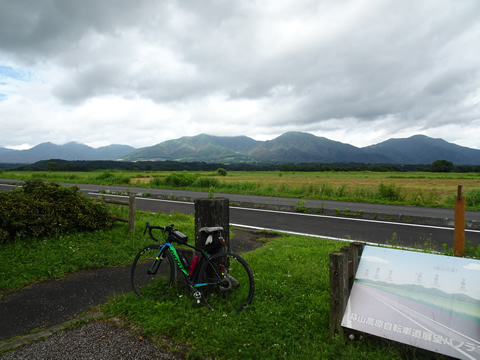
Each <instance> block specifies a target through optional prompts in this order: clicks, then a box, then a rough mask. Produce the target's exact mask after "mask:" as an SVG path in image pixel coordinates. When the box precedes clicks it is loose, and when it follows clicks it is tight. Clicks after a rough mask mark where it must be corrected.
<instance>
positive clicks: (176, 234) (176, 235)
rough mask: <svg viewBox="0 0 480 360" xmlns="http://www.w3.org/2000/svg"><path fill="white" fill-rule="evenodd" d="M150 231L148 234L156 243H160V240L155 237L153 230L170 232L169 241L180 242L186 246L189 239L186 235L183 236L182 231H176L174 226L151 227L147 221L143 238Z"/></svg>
mask: <svg viewBox="0 0 480 360" xmlns="http://www.w3.org/2000/svg"><path fill="white" fill-rule="evenodd" d="M147 229H148V234H149V235H150V238H152V239H153V240H155V241H158V239H157V238H156V237H155V236H153V234H152V230H153V229H157V230H162V231H163V232H165V231H166V232H168V238H167V240H170V241H175V242H178V243H179V244H186V243H187V241H188V237H187V236H186V235H184V234H182V233H181V232H180V231H178V230H176V229H174V228H173V224H171V225H168V226H155V225H150V223H149V222H148V221H147V222H146V223H145V230H144V231H143V236H145V234H146V233H147Z"/></svg>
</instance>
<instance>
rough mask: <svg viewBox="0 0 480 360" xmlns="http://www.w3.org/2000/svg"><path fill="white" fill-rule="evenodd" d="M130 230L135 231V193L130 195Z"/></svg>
mask: <svg viewBox="0 0 480 360" xmlns="http://www.w3.org/2000/svg"><path fill="white" fill-rule="evenodd" d="M128 231H130V232H131V233H133V232H135V194H134V193H130V194H129V196H128Z"/></svg>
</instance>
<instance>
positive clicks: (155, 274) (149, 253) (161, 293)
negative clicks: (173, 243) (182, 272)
mask: <svg viewBox="0 0 480 360" xmlns="http://www.w3.org/2000/svg"><path fill="white" fill-rule="evenodd" d="M161 249H162V247H161V246H160V245H156V244H152V245H148V246H146V247H144V248H143V249H142V250H140V252H139V253H138V254H137V256H136V257H135V260H133V264H132V268H131V273H130V279H131V284H132V288H133V290H134V291H135V293H136V294H137V295H138V296H139V297H145V298H151V299H155V300H161V299H162V298H164V297H165V296H166V295H167V293H168V291H169V290H170V288H171V287H172V285H173V282H174V281H175V272H176V271H175V269H176V268H175V263H174V261H173V257H172V255H171V254H170V252H169V251H168V249H167V248H164V250H163V251H162V254H161V255H160V259H158V258H157V256H158V255H159V253H160V251H161ZM155 260H157V261H155ZM158 260H160V261H158ZM153 264H154V266H153V269H152V265H153Z"/></svg>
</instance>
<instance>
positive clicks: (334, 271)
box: [330, 242, 365, 340]
mask: <svg viewBox="0 0 480 360" xmlns="http://www.w3.org/2000/svg"><path fill="white" fill-rule="evenodd" d="M364 246H365V244H364V243H361V242H353V243H351V244H350V246H345V247H343V248H342V249H340V251H337V252H333V253H331V254H330V336H331V337H338V338H339V339H341V340H344V338H345V333H344V330H343V328H342V319H343V314H344V312H345V308H346V307H347V302H348V297H349V296H350V291H351V289H352V286H353V282H354V280H355V273H356V271H357V268H358V263H359V261H360V257H361V255H362V252H363V248H364Z"/></svg>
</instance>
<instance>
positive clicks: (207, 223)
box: [195, 198, 230, 251]
mask: <svg viewBox="0 0 480 360" xmlns="http://www.w3.org/2000/svg"><path fill="white" fill-rule="evenodd" d="M229 206H230V202H229V200H228V199H227V198H214V199H195V246H197V247H199V248H203V247H204V245H205V244H203V243H202V240H201V237H200V229H201V228H202V227H212V226H221V227H222V228H223V238H224V239H225V247H226V249H227V250H226V251H230V207H229Z"/></svg>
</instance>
